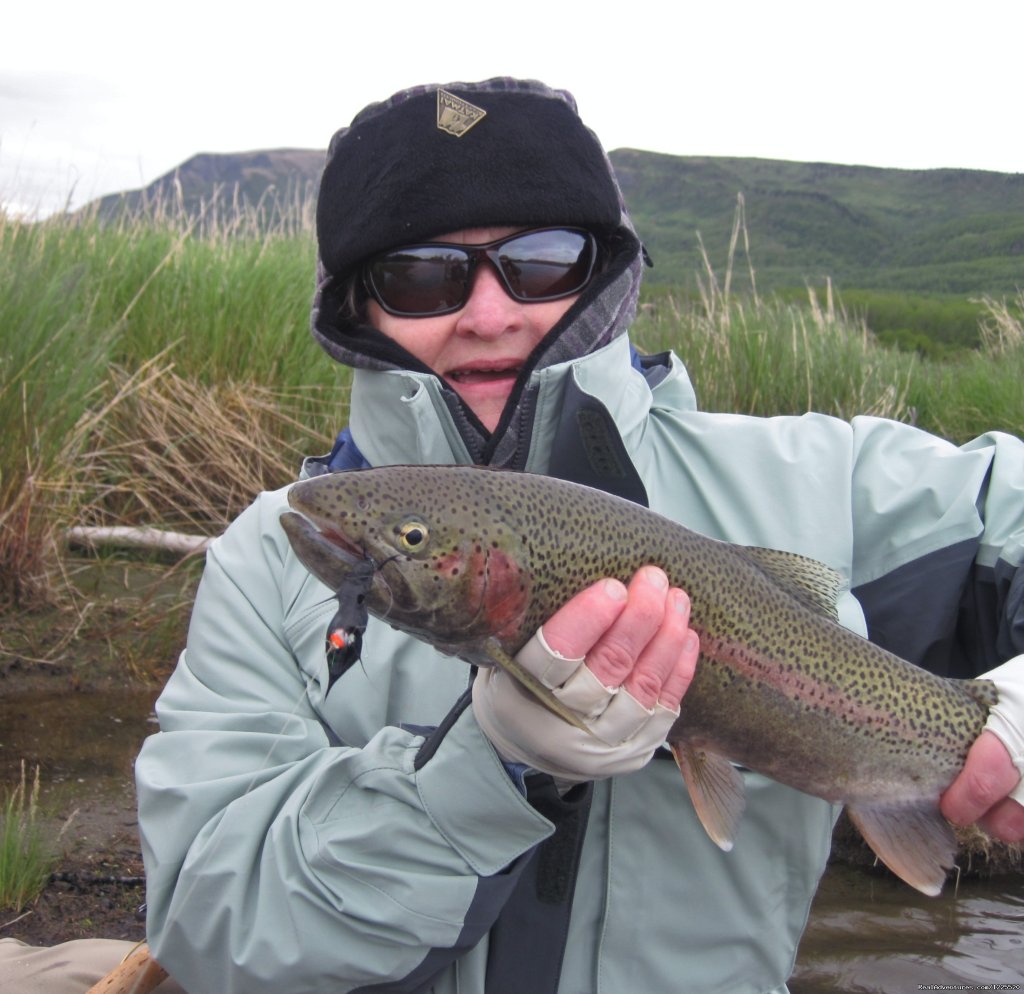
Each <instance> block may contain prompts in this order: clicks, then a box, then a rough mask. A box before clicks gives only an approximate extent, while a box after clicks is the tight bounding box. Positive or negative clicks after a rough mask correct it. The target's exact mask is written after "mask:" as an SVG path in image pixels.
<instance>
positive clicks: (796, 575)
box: [739, 546, 843, 621]
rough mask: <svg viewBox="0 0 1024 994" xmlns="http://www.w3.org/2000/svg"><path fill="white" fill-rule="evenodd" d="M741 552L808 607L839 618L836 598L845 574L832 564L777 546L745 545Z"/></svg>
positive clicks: (835, 618) (832, 617)
mask: <svg viewBox="0 0 1024 994" xmlns="http://www.w3.org/2000/svg"><path fill="white" fill-rule="evenodd" d="M739 552H740V553H741V555H743V556H745V557H746V558H747V559H749V560H751V561H752V562H753V563H754V564H755V565H756V566H758V567H759V568H760V569H761V570H762V571H763V572H765V573H767V574H768V575H769V576H770V577H771V578H772V579H773V580H774V581H775V582H776V583H777V584H778V585H779V586H780V587H784V588H785V589H786V590H787V591H788V592H789V593H790V594H792V596H793V597H795V598H796V599H797V600H798V601H800V603H801V604H803V605H804V606H805V607H808V608H810V609H811V610H812V611H815V612H817V613H818V614H823V615H825V616H826V617H827V618H831V619H832V620H833V621H838V620H839V613H838V611H837V610H836V601H837V600H838V598H839V588H840V587H841V586H842V585H843V577H842V575H841V574H839V573H837V572H836V571H835V570H834V569H832V567H831V566H826V565H825V564H824V563H819V562H818V560H817V559H808V558H807V556H798V555H797V554H796V553H795V552H780V551H779V550H778V549H760V548H757V547H756V546H744V547H743V548H742V549H740V550H739Z"/></svg>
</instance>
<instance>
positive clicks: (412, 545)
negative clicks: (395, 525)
mask: <svg viewBox="0 0 1024 994" xmlns="http://www.w3.org/2000/svg"><path fill="white" fill-rule="evenodd" d="M429 534H430V533H429V531H428V530H427V526H426V525H425V524H423V522H421V521H406V522H405V524H404V525H402V526H401V527H400V528H399V529H398V544H399V545H400V546H401V547H402V548H403V549H404V550H405V551H406V552H419V551H420V550H421V549H423V547H424V546H425V545H426V544H427V538H428V537H429Z"/></svg>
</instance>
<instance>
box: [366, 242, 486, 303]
mask: <svg viewBox="0 0 1024 994" xmlns="http://www.w3.org/2000/svg"><path fill="white" fill-rule="evenodd" d="M369 276H370V281H371V283H372V285H373V289H374V291H375V292H376V295H377V297H378V299H379V300H380V301H381V303H382V304H384V305H385V306H386V307H388V308H389V309H391V310H393V311H395V312H397V313H402V314H419V315H425V314H436V313H438V312H441V311H448V310H453V309H456V308H458V307H459V306H460V304H461V303H462V300H463V298H464V297H465V292H466V281H467V279H468V276H469V259H468V257H467V256H466V253H465V252H460V251H459V250H458V249H453V250H448V249H446V248H445V247H444V246H437V245H424V246H420V247H414V248H408V249H400V250H398V251H397V252H391V253H389V254H388V255H385V256H382V257H380V258H379V259H376V260H375V261H374V262H372V263H371V264H370V267H369Z"/></svg>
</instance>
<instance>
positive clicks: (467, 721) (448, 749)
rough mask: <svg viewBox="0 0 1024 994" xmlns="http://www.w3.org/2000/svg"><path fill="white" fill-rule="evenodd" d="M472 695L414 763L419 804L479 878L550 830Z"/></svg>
mask: <svg viewBox="0 0 1024 994" xmlns="http://www.w3.org/2000/svg"><path fill="white" fill-rule="evenodd" d="M468 703H469V697H468V694H467V695H464V697H463V698H461V699H460V701H459V704H457V705H456V707H455V708H453V709H452V712H451V713H450V714H449V716H448V718H447V719H446V720H445V721H444V722H443V723H442V724H441V725H440V726H439V727H438V728H437V730H436V731H434V732H433V733H431V734H430V735H429V736H428V737H427V738H426V740H425V741H424V743H423V746H422V747H421V748H420V752H419V754H418V755H417V757H416V761H415V764H414V767H415V770H416V774H415V775H416V787H417V790H418V792H419V796H420V802H421V803H422V805H423V808H424V810H425V811H426V812H427V814H428V815H429V816H430V818H431V820H432V821H433V823H434V824H435V826H436V827H437V830H438V831H439V832H440V833H441V834H442V835H443V836H444V838H445V839H446V840H447V842H448V843H449V845H451V846H452V848H454V849H455V850H456V851H457V852H458V853H459V854H460V855H461V856H462V858H463V859H465V860H466V862H467V863H468V864H469V865H470V866H471V867H472V868H473V870H474V872H475V873H477V874H478V875H479V876H492V875H493V874H495V873H498V872H500V871H501V870H503V869H504V868H505V867H507V866H508V865H509V864H510V863H512V862H513V861H514V860H515V859H516V858H517V857H518V856H521V855H522V854H523V853H524V852H527V851H528V850H530V849H532V848H533V847H534V846H536V845H537V844H538V843H539V842H542V841H543V840H544V839H546V838H547V837H548V836H549V835H551V834H552V832H553V830H554V826H553V825H552V823H551V822H550V821H549V820H548V819H547V818H545V817H544V816H543V815H542V814H541V813H540V812H539V811H537V810H536V809H535V808H534V807H533V806H532V805H531V804H530V802H529V801H528V800H527V798H526V797H524V796H523V795H522V794H521V793H520V792H519V789H518V788H517V786H516V784H515V782H514V781H513V780H512V778H511V777H510V776H509V775H508V772H507V771H506V770H505V767H504V766H503V765H502V762H501V759H500V758H499V757H498V754H497V753H496V752H495V751H494V747H493V746H492V745H491V743H490V742H489V741H488V740H487V737H486V736H485V735H484V733H483V732H482V731H481V730H480V726H479V725H477V723H476V719H475V718H474V716H473V709H472V708H470V707H468Z"/></svg>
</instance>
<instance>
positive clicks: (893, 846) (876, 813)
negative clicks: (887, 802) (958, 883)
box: [846, 801, 956, 897]
mask: <svg viewBox="0 0 1024 994" xmlns="http://www.w3.org/2000/svg"><path fill="white" fill-rule="evenodd" d="M846 810H847V814H848V815H849V816H850V821H852V822H853V823H854V825H856V826H857V828H858V829H859V830H860V833H861V835H863V836H864V839H865V840H866V841H867V844H868V845H869V846H871V848H872V849H873V850H874V851H875V855H876V856H878V858H879V859H880V860H881V861H882V862H883V863H885V865H886V866H887V867H889V869H890V870H892V872H893V873H895V874H896V876H898V877H900V878H902V879H903V880H905V881H906V882H907V883H908V884H910V886H911V887H916V888H917V889H918V890H919V891H921V893H922V894H927V895H928V896H929V897H936V896H937V895H938V894H939V892H940V891H941V890H942V885H943V884H944V883H945V882H946V871H947V870H950V869H952V868H953V861H954V857H955V855H956V836H955V835H954V834H953V829H952V828H950V825H949V822H948V821H946V819H945V818H943V817H942V815H941V813H940V812H939V809H938V806H937V805H936V803H935V802H934V801H928V802H921V803H918V804H916V805H901V806H899V807H897V806H895V805H893V806H890V807H869V806H866V805H860V806H857V805H851V806H850V807H848V808H847V809H846Z"/></svg>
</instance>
